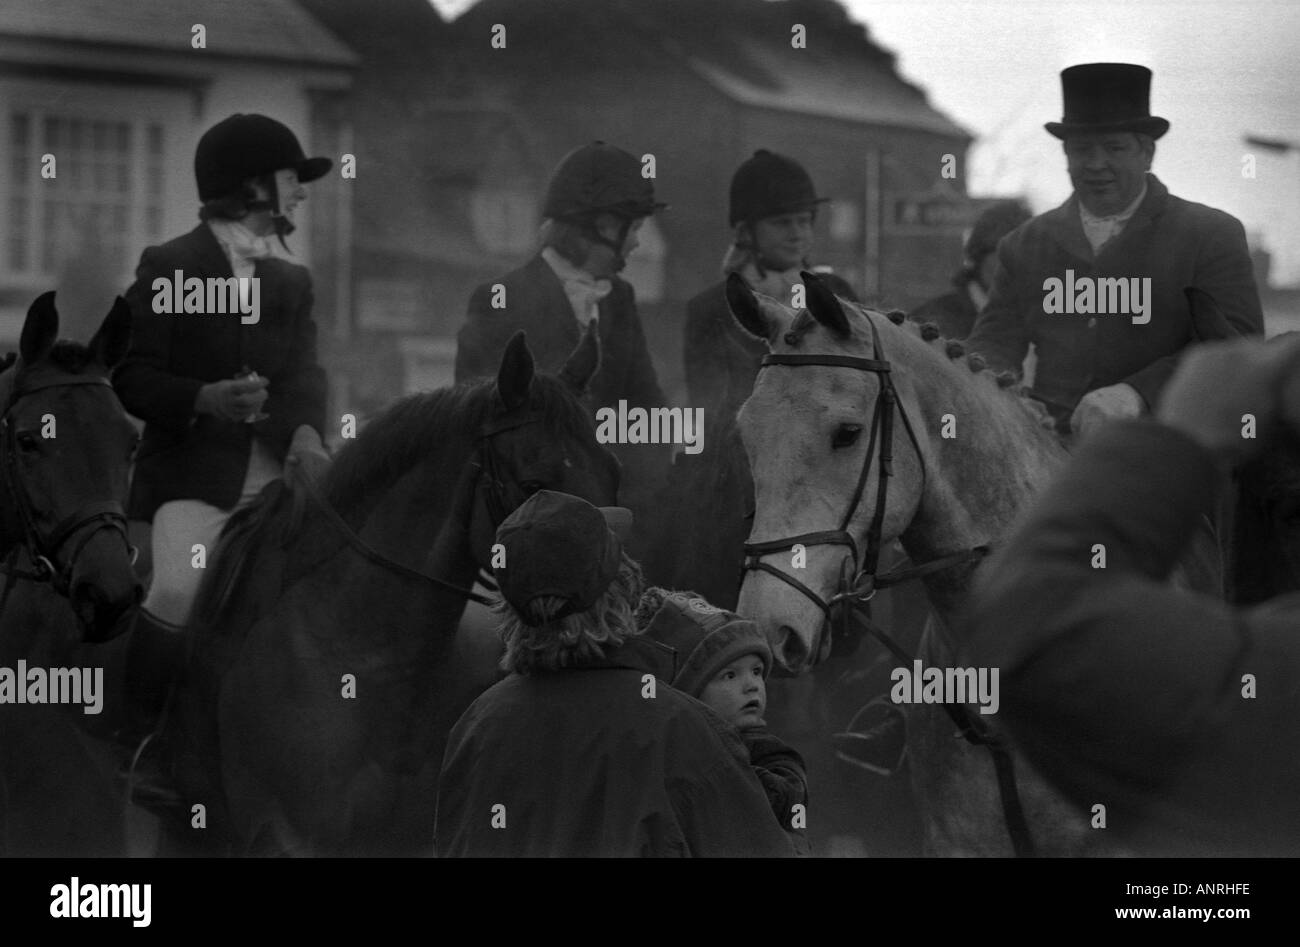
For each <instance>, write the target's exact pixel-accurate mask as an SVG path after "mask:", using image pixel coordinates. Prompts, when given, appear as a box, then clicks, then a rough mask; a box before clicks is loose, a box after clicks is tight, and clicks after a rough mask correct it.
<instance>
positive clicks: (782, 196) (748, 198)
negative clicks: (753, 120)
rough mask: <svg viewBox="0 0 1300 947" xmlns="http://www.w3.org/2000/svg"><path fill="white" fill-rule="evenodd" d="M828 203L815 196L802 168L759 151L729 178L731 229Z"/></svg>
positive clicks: (765, 150)
mask: <svg viewBox="0 0 1300 947" xmlns="http://www.w3.org/2000/svg"><path fill="white" fill-rule="evenodd" d="M828 200H830V198H828V197H818V196H817V190H816V188H814V187H813V182H812V178H811V177H809V176H808V172H807V171H805V170H804V169H803V165H801V164H799V162H797V161H795V160H794V159H793V158H787V157H785V155H778V154H776V153H775V152H772V151H768V150H767V149H766V148H760V149H759V150H758V151H755V152H754V154H753V155H752V156H751V157H750V158H749V159H748V160H746V161H745V163H744V164H742V165H741V166H740V167H739V168H737V169H736V173H735V175H733V176H732V178H731V214H730V218H731V226H733V227H734V226H736V224H740V223H753V222H754V221H757V220H762V219H763V218H765V217H776V216H778V215H780V214H791V213H795V212H797V211H804V210H812V209H814V208H815V207H816V206H817V205H818V204H821V203H824V202H826V201H828Z"/></svg>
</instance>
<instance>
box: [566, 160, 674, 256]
mask: <svg viewBox="0 0 1300 947" xmlns="http://www.w3.org/2000/svg"><path fill="white" fill-rule="evenodd" d="M667 206H668V205H667V204H664V203H662V202H660V201H656V200H655V190H654V183H653V182H652V181H651V180H650V179H648V178H645V177H642V175H641V162H640V161H638V160H637V159H636V158H635V157H634V156H633V155H630V154H628V153H627V152H626V151H624V150H623V149H621V148H616V147H614V146H613V145H607V144H605V142H603V141H593V142H592V143H591V144H589V145H583V146H582V147H581V148H577V149H575V150H574V151H571V152H569V153H568V154H567V155H565V156H564V158H563V159H562V160H561V161H560V164H559V166H558V167H557V168H556V169H555V173H554V174H553V175H552V176H551V183H550V186H549V187H547V189H546V201H545V203H544V204H543V205H542V216H543V217H549V218H551V219H552V220H564V221H569V222H571V223H576V224H578V225H580V226H582V227H583V229H584V230H585V231H586V234H587V236H588V237H589V238H590V239H591V240H593V241H595V242H597V243H601V244H603V245H605V246H607V247H609V248H610V249H611V250H613V251H614V253H615V254H616V255H617V256H618V258H619V259H620V260H621V259H622V250H623V242H624V240H626V239H627V232H628V229H629V228H630V227H631V226H632V221H634V220H636V219H637V218H638V217H649V216H650V215H651V214H653V213H654V212H655V211H659V210H663V209H664V208H666V207H667ZM600 214H612V215H614V216H616V217H619V218H621V219H622V221H623V225H622V228H621V229H620V231H619V239H618V241H617V242H614V241H611V240H609V239H607V238H606V237H605V236H604V235H602V234H601V233H600V231H599V230H597V229H596V218H597V217H598V216H599V215H600Z"/></svg>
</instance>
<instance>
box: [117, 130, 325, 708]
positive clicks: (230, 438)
mask: <svg viewBox="0 0 1300 947" xmlns="http://www.w3.org/2000/svg"><path fill="white" fill-rule="evenodd" d="M330 166H331V162H330V160H329V159H328V158H320V157H317V158H308V157H307V156H306V155H305V154H304V153H303V150H302V146H301V145H300V144H299V143H298V139H297V138H296V137H295V136H294V134H293V132H292V131H290V130H289V129H288V128H286V127H285V126H284V125H283V124H281V123H280V122H278V121H276V120H274V119H271V118H268V117H266V116H264V115H256V114H237V115H232V116H230V117H229V118H227V119H225V120H224V121H221V122H219V123H217V124H216V125H214V126H213V127H212V128H210V129H209V130H208V131H207V132H206V133H204V135H203V137H202V138H201V139H200V140H199V144H198V149H197V152H196V154H195V158H194V172H195V177H196V179H197V184H198V193H199V200H200V202H201V207H200V210H199V219H200V223H199V225H198V226H197V227H195V228H194V229H193V230H191V231H190V232H189V233H187V234H185V235H183V236H180V237H177V238H176V239H174V240H171V241H169V242H168V243H165V244H163V245H162V246H155V247H149V248H147V249H146V250H145V251H144V253H143V254H142V255H141V258H140V265H139V267H138V268H137V270H136V281H135V283H134V284H133V285H132V286H131V288H130V289H129V290H128V291H127V293H126V299H127V301H128V303H129V304H130V305H131V310H132V317H133V320H134V335H133V339H132V345H131V350H130V351H129V353H128V354H127V356H126V358H125V360H124V361H123V363H122V365H121V366H120V367H119V368H118V369H117V371H116V373H115V375H114V378H113V385H114V387H115V389H116V390H117V393H118V396H119V397H120V398H121V399H122V403H123V405H124V406H125V407H126V409H127V410H128V411H129V412H130V413H131V414H133V415H135V416H136V417H138V418H140V419H142V420H143V421H144V422H145V428H144V437H143V441H142V443H141V447H140V452H139V455H138V458H137V460H136V463H135V470H134V474H133V477H132V483H131V495H130V501H129V508H128V516H129V517H130V518H132V519H137V520H147V521H152V524H153V528H152V542H151V546H152V568H153V577H152V582H151V584H150V588H149V594H148V597H147V598H146V599H145V602H144V604H143V606H142V608H141V611H140V614H139V616H138V619H137V622H136V626H135V629H134V633H133V641H132V645H131V653H130V654H129V655H128V659H127V660H128V666H127V687H128V690H129V692H130V693H131V696H132V698H133V700H134V701H135V702H136V705H137V706H136V707H135V710H134V713H135V717H136V719H135V720H134V721H133V727H135V728H140V727H148V726H149V725H150V724H149V722H148V718H149V717H151V716H152V715H154V714H156V713H157V712H158V711H159V710H160V709H161V705H162V702H163V701H164V699H165V696H166V692H167V689H168V687H169V685H170V682H171V680H172V678H173V674H174V670H175V668H176V667H177V666H178V663H179V660H180V655H181V653H182V651H183V641H184V636H183V635H181V634H179V633H178V632H180V631H181V630H182V629H183V627H184V626H185V624H186V623H187V622H188V621H189V620H190V618H191V615H190V609H191V605H192V602H193V599H194V595H195V592H196V591H197V589H198V585H199V580H200V578H201V577H202V576H203V574H204V573H203V571H202V570H201V569H199V568H196V567H195V565H194V559H195V556H196V552H195V546H196V545H199V544H201V545H202V546H203V548H204V550H205V554H206V555H208V556H210V555H211V554H212V551H213V549H214V547H215V546H216V543H217V538H218V536H219V535H220V533H221V529H222V526H223V525H224V524H225V522H226V520H227V519H228V518H229V517H230V515H231V513H232V512H233V511H234V510H235V509H236V508H237V507H239V506H241V505H244V504H247V503H248V502H250V501H251V500H252V499H253V498H254V497H256V496H257V494H258V492H259V491H260V490H261V489H262V487H264V486H265V485H266V484H268V483H270V482H271V481H272V480H274V479H276V478H278V477H280V476H281V475H282V474H283V473H284V469H285V468H284V466H283V465H284V464H285V463H286V461H287V462H289V463H297V462H299V461H300V460H303V459H307V458H311V460H309V461H308V463H309V464H310V463H314V462H316V461H317V460H319V458H320V456H321V455H323V454H324V448H323V446H322V443H321V432H322V431H323V430H324V425H325V406H326V400H327V381H326V376H325V372H324V371H323V370H322V368H321V367H320V365H319V364H318V363H317V360H316V323H315V322H314V321H313V320H312V312H311V309H312V288H311V275H310V273H309V272H308V271H307V268H306V267H304V266H302V265H301V264H298V263H294V262H292V261H291V259H289V250H288V246H287V244H286V243H285V240H284V238H285V237H286V236H287V235H288V234H290V233H292V232H293V230H294V212H295V209H296V208H297V206H298V205H299V204H300V203H301V202H302V201H303V200H305V199H306V196H307V192H306V188H305V187H304V185H305V184H306V183H307V182H309V181H314V180H316V179H317V178H320V177H321V176H322V175H324V174H325V173H326V172H327V171H329V169H330ZM178 272H179V274H180V278H181V279H184V280H186V281H188V280H189V279H190V278H192V277H197V278H199V279H201V280H203V281H204V285H205V287H206V286H207V285H208V283H207V280H208V279H209V278H221V279H230V278H231V277H237V278H240V280H241V284H240V290H241V293H243V292H246V293H247V294H248V295H247V296H244V297H243V300H244V302H243V305H244V306H245V307H251V305H252V301H253V300H258V310H259V311H258V312H257V313H256V321H251V320H250V321H248V322H246V321H245V318H246V317H245V315H244V314H242V313H241V312H238V311H237V312H228V313H209V312H203V313H193V312H188V313H186V312H175V313H173V312H171V311H170V307H163V306H161V305H159V306H158V308H160V309H163V311H162V312H159V311H158V309H156V308H155V304H156V300H157V299H158V298H165V297H164V296H163V293H159V292H158V291H157V289H156V288H155V285H154V284H155V280H159V279H165V280H166V281H167V284H168V285H169V286H170V283H171V281H172V280H173V279H175V278H177V274H178ZM243 278H252V279H253V280H256V281H257V284H244V283H242V280H243ZM253 285H256V286H257V293H256V295H253V289H252V287H253ZM171 292H172V290H168V291H167V295H168V296H170V295H171ZM205 296H206V294H205ZM227 308H228V307H227ZM142 717H143V718H145V719H140V718H142Z"/></svg>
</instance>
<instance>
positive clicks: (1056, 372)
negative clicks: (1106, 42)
mask: <svg viewBox="0 0 1300 947" xmlns="http://www.w3.org/2000/svg"><path fill="white" fill-rule="evenodd" d="M1061 85H1062V89H1063V93H1064V99H1065V116H1064V118H1063V119H1062V120H1061V121H1060V122H1049V123H1047V125H1046V128H1047V130H1048V132H1050V133H1051V134H1053V135H1055V136H1056V137H1057V138H1060V139H1061V140H1062V142H1063V143H1064V149H1065V156H1066V164H1067V167H1068V170H1069V174H1070V181H1071V183H1072V184H1073V185H1074V193H1073V195H1071V197H1070V198H1069V200H1067V201H1066V202H1065V203H1064V204H1062V205H1061V206H1060V207H1057V208H1056V209H1054V210H1050V211H1048V212H1047V213H1045V214H1041V215H1039V216H1038V217H1035V218H1033V219H1032V220H1030V221H1029V222H1028V223H1026V224H1024V225H1022V226H1021V227H1019V228H1017V229H1016V230H1015V231H1013V232H1012V233H1011V234H1009V235H1008V236H1007V237H1006V238H1005V239H1004V240H1003V241H1002V242H1001V244H1000V245H999V247H998V251H997V257H998V267H997V273H996V276H995V277H994V281H993V288H992V291H991V293H990V294H989V300H988V304H987V306H986V307H985V309H984V311H983V312H982V313H981V314H980V317H979V319H978V320H977V321H976V323H975V327H974V328H973V330H972V331H971V335H970V336H969V338H968V346H967V347H968V349H970V350H971V351H973V352H979V353H981V354H982V355H984V356H985V358H986V359H987V360H988V362H989V363H990V365H991V366H992V367H994V368H996V369H1011V370H1015V371H1019V370H1020V367H1021V363H1022V362H1023V361H1024V358H1025V355H1026V353H1027V351H1028V348H1029V344H1030V343H1031V342H1032V343H1033V344H1034V346H1035V349H1036V351H1037V354H1038V367H1037V370H1036V373H1035V379H1034V385H1033V394H1034V396H1035V397H1037V398H1039V399H1040V400H1041V401H1043V402H1044V403H1045V404H1046V405H1047V406H1048V408H1049V410H1050V411H1051V412H1052V414H1053V416H1054V417H1055V418H1056V420H1057V424H1058V426H1059V427H1060V429H1061V430H1062V431H1063V432H1064V431H1065V430H1067V429H1070V430H1073V431H1074V432H1076V433H1079V432H1086V431H1088V430H1089V429H1091V428H1094V427H1096V426H1099V425H1100V424H1102V423H1104V422H1105V421H1106V420H1107V419H1110V418H1131V417H1138V416H1140V415H1144V414H1149V413H1150V411H1151V409H1152V407H1153V406H1154V405H1155V403H1156V399H1157V396H1158V394H1159V393H1160V391H1161V389H1162V388H1163V387H1164V385H1165V383H1166V382H1167V381H1168V380H1169V377H1170V375H1171V374H1172V373H1173V371H1174V367H1175V365H1176V363H1177V361H1178V358H1179V354H1180V353H1181V352H1182V350H1183V349H1184V348H1185V347H1186V346H1187V345H1189V344H1190V343H1192V342H1194V341H1196V340H1197V336H1196V334H1195V333H1194V330H1193V312H1192V305H1193V303H1192V300H1191V296H1198V298H1200V299H1201V300H1206V297H1207V296H1208V299H1209V300H1213V306H1215V307H1217V309H1218V311H1219V313H1220V314H1221V315H1222V316H1223V319H1222V320H1218V322H1219V324H1220V325H1222V326H1223V327H1224V331H1225V332H1226V333H1229V334H1238V335H1256V334H1260V333H1262V332H1263V314H1262V312H1261V309H1260V302H1259V292H1258V290H1257V289H1256V287H1255V277H1254V271H1253V269H1252V266H1251V260H1250V253H1249V251H1248V250H1247V247H1246V234H1245V231H1244V230H1243V228H1242V226H1241V222H1240V221H1238V220H1237V219H1236V218H1234V217H1232V216H1231V215H1229V214H1226V213H1224V212H1223V211H1220V210H1215V209H1214V208H1211V207H1206V206H1205V205H1204V204H1197V203H1193V202H1192V201H1187V200H1183V199H1182V198H1178V197H1175V196H1173V195H1172V194H1170V193H1169V191H1168V189H1167V188H1166V187H1165V186H1164V185H1163V184H1162V183H1161V182H1160V180H1159V179H1158V178H1156V176H1155V175H1153V174H1151V173H1150V169H1151V162H1152V159H1153V158H1154V157H1155V142H1156V139H1158V138H1160V137H1161V136H1162V135H1164V133H1165V132H1166V131H1168V130H1169V122H1168V121H1166V120H1165V119H1163V118H1159V117H1157V116H1153V115H1151V114H1150V109H1149V104H1148V103H1149V97H1150V87H1151V71H1150V70H1149V69H1147V68H1145V67H1143V66H1137V65H1131V64H1127V63H1088V64H1085V65H1079V66H1071V67H1070V68H1068V69H1066V70H1064V71H1063V72H1062V73H1061ZM1115 279H1118V280H1123V281H1124V282H1123V283H1122V284H1119V283H1113V282H1109V281H1110V280H1115ZM1147 279H1149V280H1150V283H1146V282H1145V280H1147ZM1049 280H1056V281H1060V287H1061V293H1059V294H1057V298H1054V299H1053V298H1049V297H1050V296H1051V295H1052V294H1053V290H1054V287H1055V284H1051V283H1048V284H1047V285H1045V283H1047V281H1049ZM1103 280H1106V281H1108V282H1102V281H1103ZM1121 287H1122V288H1121ZM1146 287H1149V292H1147V290H1146ZM1189 287H1194V288H1195V289H1196V290H1200V291H1202V294H1203V295H1201V294H1195V293H1193V294H1189V293H1188V292H1186V291H1187V290H1188V288H1189ZM1124 290H1127V296H1128V299H1127V305H1124V298H1123V297H1124V295H1125V292H1124ZM1134 290H1137V291H1138V292H1139V293H1141V296H1140V297H1138V298H1135V296H1134ZM1066 295H1068V297H1069V298H1068V299H1065V298H1064V296H1066ZM1089 297H1091V298H1089ZM1116 302H1119V303H1120V305H1119V306H1115V305H1113V304H1114V303H1116ZM1139 302H1140V303H1141V304H1142V306H1143V311H1142V312H1140V313H1139V312H1137V305H1136V304H1137V303H1139ZM1206 304H1208V300H1206ZM1115 308H1119V309H1121V310H1127V311H1120V312H1114V311H1113V309H1115ZM1062 309H1063V310H1064V311H1061V310H1062Z"/></svg>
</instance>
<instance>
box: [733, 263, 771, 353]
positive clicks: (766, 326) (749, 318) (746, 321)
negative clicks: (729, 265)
mask: <svg viewBox="0 0 1300 947" xmlns="http://www.w3.org/2000/svg"><path fill="white" fill-rule="evenodd" d="M726 297H727V308H728V309H730V310H731V315H732V317H733V318H734V319H735V320H736V322H738V323H740V327H741V328H742V329H744V330H745V331H746V332H748V333H749V334H750V335H752V336H754V337H755V338H758V339H767V340H768V341H771V340H772V339H774V338H776V333H777V328H778V327H777V324H776V323H775V322H774V321H773V320H771V319H768V318H767V317H766V316H765V315H764V314H763V307H762V306H760V305H759V303H758V297H757V296H755V295H754V291H753V290H752V289H750V288H749V284H748V283H746V282H745V278H744V277H743V276H741V275H740V274H739V273H730V274H728V276H727V286H726Z"/></svg>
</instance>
